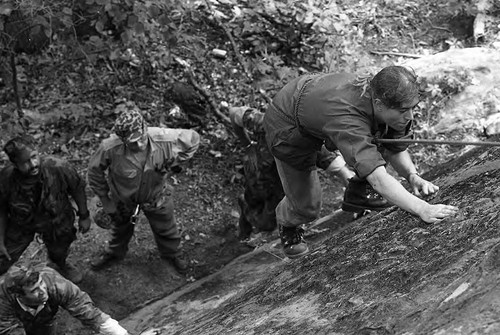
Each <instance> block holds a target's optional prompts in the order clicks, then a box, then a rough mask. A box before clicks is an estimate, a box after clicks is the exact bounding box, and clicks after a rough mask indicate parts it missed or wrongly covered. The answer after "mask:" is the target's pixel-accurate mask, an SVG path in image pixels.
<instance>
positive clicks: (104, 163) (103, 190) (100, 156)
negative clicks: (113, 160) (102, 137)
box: [87, 144, 110, 197]
mask: <svg viewBox="0 0 500 335" xmlns="http://www.w3.org/2000/svg"><path fill="white" fill-rule="evenodd" d="M109 164H110V163H109V152H108V151H106V150H105V148H104V146H103V144H101V145H100V146H99V148H98V149H97V151H96V152H95V153H94V154H93V155H92V156H91V157H90V161H89V167H88V171H87V179H88V183H89V186H90V188H91V189H92V191H94V193H95V194H97V195H98V196H100V197H101V196H105V195H107V194H108V192H109V186H108V183H107V182H106V170H107V169H108V167H109Z"/></svg>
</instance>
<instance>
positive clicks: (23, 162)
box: [13, 147, 40, 176]
mask: <svg viewBox="0 0 500 335" xmlns="http://www.w3.org/2000/svg"><path fill="white" fill-rule="evenodd" d="M13 163H14V165H15V166H16V168H17V169H18V170H19V171H20V172H21V173H22V174H23V175H26V176H37V175H38V174H39V173H40V157H39V155H38V151H37V150H35V149H31V148H28V147H26V148H24V149H23V150H21V152H20V153H19V155H17V157H16V160H15V161H14V162H13Z"/></svg>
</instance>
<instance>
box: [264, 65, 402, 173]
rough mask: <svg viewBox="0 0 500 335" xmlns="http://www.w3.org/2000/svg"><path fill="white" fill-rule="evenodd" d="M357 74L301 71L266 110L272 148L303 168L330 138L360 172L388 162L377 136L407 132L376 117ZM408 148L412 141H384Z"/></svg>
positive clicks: (330, 145) (308, 166) (393, 148)
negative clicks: (309, 73)
mask: <svg viewBox="0 0 500 335" xmlns="http://www.w3.org/2000/svg"><path fill="white" fill-rule="evenodd" d="M355 78H356V77H355V75H352V74H345V73H344V74H333V73H328V74H316V75H306V76H302V77H299V78H297V79H295V80H293V81H292V82H290V83H289V84H287V85H286V86H285V87H284V88H283V89H282V90H281V91H280V92H278V94H277V95H276V97H275V98H274V99H273V103H272V104H271V105H270V106H269V109H268V111H267V112H266V116H265V118H264V119H265V120H264V127H265V130H266V134H267V143H268V144H269V147H270V148H271V152H272V154H273V155H274V156H275V157H276V158H278V159H279V160H281V161H283V162H285V163H287V164H289V165H291V166H293V167H294V168H296V169H298V170H312V169H314V167H315V162H316V152H317V151H318V150H319V148H321V145H322V144H324V145H325V146H326V148H327V149H328V150H330V151H334V150H336V149H339V150H340V152H341V154H342V156H343V157H344V159H345V161H346V162H347V164H348V165H349V166H352V167H353V168H354V169H355V171H356V173H357V174H358V176H359V177H360V178H365V177H366V176H368V175H369V174H370V173H372V172H373V170H375V169H376V168H377V167H379V166H383V165H385V164H386V161H385V160H384V158H383V157H382V154H381V153H380V152H379V150H378V147H377V145H376V144H374V143H373V139H374V138H377V137H379V138H401V137H404V136H407V135H409V131H410V127H411V124H409V125H408V127H407V129H406V131H405V132H398V131H396V130H394V129H391V128H389V127H388V126H387V125H385V124H380V123H378V122H377V121H376V119H375V117H374V111H373V106H372V100H371V98H370V97H366V96H364V95H362V88H361V87H357V86H355V85H353V82H354V81H355ZM383 147H384V148H386V149H389V150H391V151H396V152H398V151H404V150H406V148H407V147H408V145H407V144H403V145H401V144H399V145H386V144H384V145H383Z"/></svg>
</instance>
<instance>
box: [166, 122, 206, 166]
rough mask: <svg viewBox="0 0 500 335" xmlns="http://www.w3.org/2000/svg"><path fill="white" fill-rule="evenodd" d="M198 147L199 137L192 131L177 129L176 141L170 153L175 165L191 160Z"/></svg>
mask: <svg viewBox="0 0 500 335" xmlns="http://www.w3.org/2000/svg"><path fill="white" fill-rule="evenodd" d="M199 146H200V135H199V134H198V133H197V132H196V131H194V130H192V129H179V130H178V135H177V140H176V141H175V142H174V144H173V147H172V151H173V153H174V156H175V163H182V162H184V161H187V160H188V159H190V158H192V157H193V156H194V154H195V152H196V151H197V150H198V147H199Z"/></svg>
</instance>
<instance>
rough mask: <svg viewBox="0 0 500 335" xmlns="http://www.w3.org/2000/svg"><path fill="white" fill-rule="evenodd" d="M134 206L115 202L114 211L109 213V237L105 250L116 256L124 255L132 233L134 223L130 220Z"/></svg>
mask: <svg viewBox="0 0 500 335" xmlns="http://www.w3.org/2000/svg"><path fill="white" fill-rule="evenodd" d="M133 211H134V208H133V206H132V207H131V206H127V205H125V204H124V203H122V202H117V204H116V213H113V214H111V220H112V228H111V238H110V240H109V243H108V247H107V250H106V251H107V252H108V253H110V254H113V255H115V256H117V257H125V254H126V253H127V251H128V244H129V242H130V240H131V239H132V236H133V235H134V225H133V224H132V223H131V222H130V218H131V217H132V214H133Z"/></svg>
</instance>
